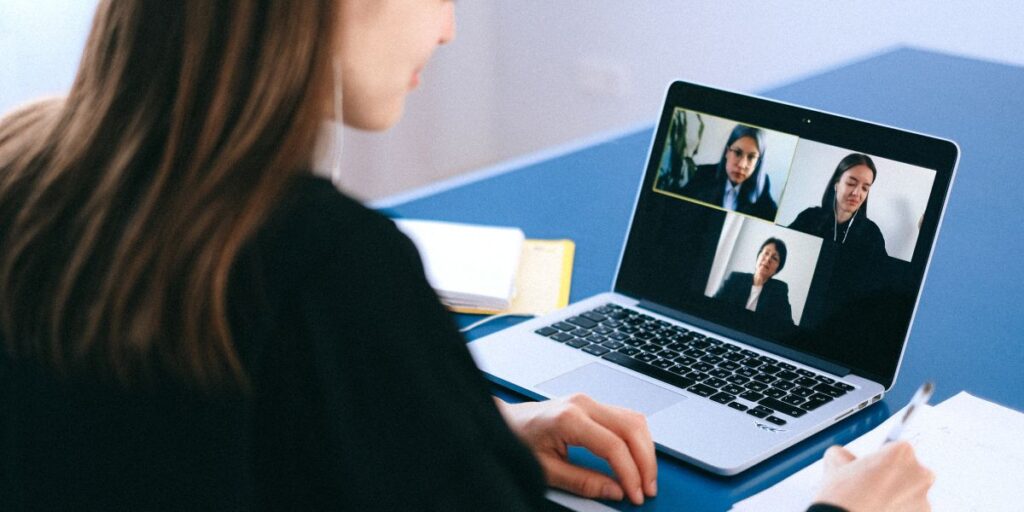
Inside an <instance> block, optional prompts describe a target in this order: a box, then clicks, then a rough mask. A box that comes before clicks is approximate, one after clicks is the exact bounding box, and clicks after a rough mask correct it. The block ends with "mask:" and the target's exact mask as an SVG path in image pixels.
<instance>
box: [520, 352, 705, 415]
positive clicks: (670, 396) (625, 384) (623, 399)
mask: <svg viewBox="0 0 1024 512" xmlns="http://www.w3.org/2000/svg"><path fill="white" fill-rule="evenodd" d="M537 388H538V389H540V390H541V391H545V392H547V393H548V394H549V395H551V396H566V395H571V394H573V393H585V394H587V395H590V396H591V397H592V398H593V399H595V400H597V401H598V402H603V403H606V404H611V405H617V406H620V407H626V408H629V409H633V410H635V411H639V412H641V413H643V415H644V416H650V415H652V414H654V413H656V412H658V411H660V410H662V409H664V408H666V407H669V406H671V405H673V404H676V403H678V402H680V401H682V400H685V399H686V397H685V396H683V395H680V394H678V393H673V392H671V391H669V390H667V389H665V388H662V387H659V386H655V385H654V384H651V383H649V382H645V381H642V380H640V379H638V378H636V377H632V376H630V375H627V374H626V373H623V372H620V371H617V370H615V369H612V368H609V367H607V366H605V365H603V364H601V363H591V364H588V365H586V366H583V367H581V368H577V369H575V370H573V371H571V372H568V373H563V374H562V375H559V376H558V377H555V378H553V379H551V380H548V381H545V382H542V383H540V384H539V385H537Z"/></svg>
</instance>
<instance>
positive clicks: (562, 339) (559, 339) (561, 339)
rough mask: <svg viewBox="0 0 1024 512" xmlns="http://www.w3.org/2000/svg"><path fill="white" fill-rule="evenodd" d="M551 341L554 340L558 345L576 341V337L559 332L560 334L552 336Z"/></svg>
mask: <svg viewBox="0 0 1024 512" xmlns="http://www.w3.org/2000/svg"><path fill="white" fill-rule="evenodd" d="M551 339H553V340H555V341H557V342H559V343H563V342H566V341H569V340H572V339H576V337H575V336H573V335H572V334H567V333H564V332H560V333H558V334H556V335H554V336H552V337H551Z"/></svg>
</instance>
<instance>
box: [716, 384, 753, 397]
mask: <svg viewBox="0 0 1024 512" xmlns="http://www.w3.org/2000/svg"><path fill="white" fill-rule="evenodd" d="M721 389H722V391H724V392H726V393H729V394H732V395H741V394H743V393H746V392H747V390H746V389H743V387H742V386H737V385H736V384H727V385H725V386H722V388H721Z"/></svg>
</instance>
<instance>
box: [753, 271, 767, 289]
mask: <svg viewBox="0 0 1024 512" xmlns="http://www.w3.org/2000/svg"><path fill="white" fill-rule="evenodd" d="M767 281H768V280H767V279H765V278H763V277H761V275H760V274H758V273H756V272H755V273H754V286H764V283H765V282H767Z"/></svg>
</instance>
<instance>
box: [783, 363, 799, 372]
mask: <svg viewBox="0 0 1024 512" xmlns="http://www.w3.org/2000/svg"><path fill="white" fill-rule="evenodd" d="M779 368H782V369H783V370H789V371H794V370H796V366H793V365H791V364H789V363H779Z"/></svg>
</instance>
